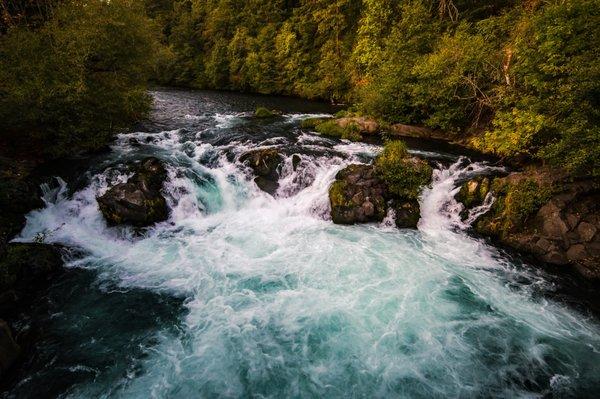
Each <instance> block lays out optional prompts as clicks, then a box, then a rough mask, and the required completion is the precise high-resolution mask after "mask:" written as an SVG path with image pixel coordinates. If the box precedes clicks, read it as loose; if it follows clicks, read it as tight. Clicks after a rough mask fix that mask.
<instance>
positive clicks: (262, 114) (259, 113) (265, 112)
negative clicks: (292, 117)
mask: <svg viewBox="0 0 600 399" xmlns="http://www.w3.org/2000/svg"><path fill="white" fill-rule="evenodd" d="M276 115H277V114H276V113H275V112H274V111H271V110H269V109H268V108H265V107H258V108H256V111H254V116H255V117H256V118H272V117H274V116H276Z"/></svg>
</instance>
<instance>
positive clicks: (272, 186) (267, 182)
mask: <svg viewBox="0 0 600 399" xmlns="http://www.w3.org/2000/svg"><path fill="white" fill-rule="evenodd" d="M240 162H242V163H243V164H245V165H247V166H249V167H250V169H252V171H253V172H254V175H255V176H256V177H255V178H254V182H255V183H256V185H257V186H258V187H259V188H260V189H261V190H263V191H265V192H267V193H269V194H271V195H273V194H275V192H276V191H277V188H278V187H279V182H278V180H279V166H280V165H281V163H282V162H283V156H282V155H281V154H280V153H279V152H278V151H277V150H276V149H274V148H265V149H258V150H253V151H248V152H246V153H244V154H242V156H241V157H240Z"/></svg>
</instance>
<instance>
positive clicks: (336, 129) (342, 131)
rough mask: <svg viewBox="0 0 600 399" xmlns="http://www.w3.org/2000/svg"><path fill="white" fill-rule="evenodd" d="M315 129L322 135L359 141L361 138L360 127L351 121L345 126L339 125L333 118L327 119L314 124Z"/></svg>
mask: <svg viewBox="0 0 600 399" xmlns="http://www.w3.org/2000/svg"><path fill="white" fill-rule="evenodd" d="M315 130H316V131H317V132H318V133H319V134H322V135H323V136H328V137H335V138H338V139H344V140H350V141H359V140H361V139H362V136H361V134H360V128H359V127H358V125H356V124H354V123H352V124H349V125H348V126H346V127H341V126H340V125H338V123H337V121H335V120H328V121H325V122H323V123H320V124H318V125H316V126H315Z"/></svg>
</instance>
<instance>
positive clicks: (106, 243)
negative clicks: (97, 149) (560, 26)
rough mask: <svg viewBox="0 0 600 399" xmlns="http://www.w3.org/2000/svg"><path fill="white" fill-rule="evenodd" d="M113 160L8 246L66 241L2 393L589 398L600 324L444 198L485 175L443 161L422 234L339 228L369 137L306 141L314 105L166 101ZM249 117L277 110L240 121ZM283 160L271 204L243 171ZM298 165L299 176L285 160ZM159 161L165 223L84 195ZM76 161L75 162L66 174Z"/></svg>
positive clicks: (104, 160)
mask: <svg viewBox="0 0 600 399" xmlns="http://www.w3.org/2000/svg"><path fill="white" fill-rule="evenodd" d="M152 95H153V96H154V98H155V110H154V112H153V114H152V117H151V118H150V120H149V121H147V122H144V123H143V124H141V125H140V126H139V127H138V129H137V130H139V131H137V132H133V133H128V134H123V135H120V136H119V137H118V139H117V140H116V142H115V143H114V144H113V145H112V146H111V149H110V151H108V152H106V153H104V154H102V155H99V156H98V157H96V158H95V159H94V161H93V163H90V164H88V165H87V166H86V167H85V168H84V169H83V172H84V173H80V170H79V169H77V167H76V166H75V165H73V167H72V170H71V171H70V173H69V171H67V172H65V174H64V175H63V176H62V178H61V179H56V182H55V184H51V185H48V186H46V187H45V195H44V200H45V202H46V207H45V208H44V209H41V210H36V211H33V212H31V213H30V214H29V215H28V216H27V225H26V227H25V229H24V230H23V231H22V233H21V235H20V236H19V237H18V238H17V240H20V241H34V240H38V241H45V242H50V243H59V244H62V245H64V246H66V247H67V248H69V253H68V254H67V266H68V268H69V270H70V272H69V273H66V274H65V276H64V277H62V278H61V279H60V280H59V281H58V282H57V283H56V284H54V286H53V287H52V288H51V289H50V292H49V295H48V297H47V298H45V300H44V306H43V307H41V308H40V309H41V310H40V311H39V314H38V315H37V317H39V318H41V319H43V320H45V321H44V335H43V337H42V338H41V340H40V342H39V344H38V347H37V349H36V354H35V356H34V358H33V359H32V360H31V361H30V362H29V364H28V365H27V373H26V375H25V376H24V377H23V379H22V380H21V381H20V382H19V383H18V384H17V385H16V386H15V387H14V389H13V390H12V391H11V392H9V393H8V397H14V398H22V397H32V398H33V397H36V398H39V397H63V398H113V397H114V398H150V397H153V398H154V397H155V398H196V397H204V398H210V397H263V398H282V397H326V398H334V397H343V398H347V397H386V398H387V397H422V398H434V397H440V398H443V397H478V398H482V397H510V398H512V397H593V396H594V392H596V393H597V392H598V384H599V383H600V324H599V323H598V321H597V319H595V318H594V317H593V316H590V315H589V314H587V313H584V312H581V311H579V310H576V309H575V308H574V307H572V306H568V305H566V304H565V303H564V302H563V301H560V300H557V299H555V298H553V296H552V295H551V293H552V292H553V291H554V290H556V283H555V282H554V280H553V279H552V278H551V277H549V276H548V275H546V274H545V273H544V272H542V271H540V270H539V269H538V268H533V267H529V266H528V265H526V264H524V263H523V262H521V261H520V260H519V259H517V258H515V257H510V256H507V255H505V254H504V253H502V252H501V251H499V250H498V249H495V248H494V247H492V246H490V245H488V244H486V243H485V242H484V241H483V240H482V239H479V238H475V237H472V236H471V235H470V234H469V233H468V225H467V224H466V223H464V222H462V221H461V220H460V217H459V212H460V205H458V204H457V203H456V202H455V201H454V199H453V194H454V193H455V192H456V190H457V186H458V184H459V182H460V181H462V180H464V179H465V178H466V177H469V176H473V175H476V174H478V173H482V172H485V171H486V170H489V169H490V168H491V166H490V165H487V164H485V162H471V161H469V160H468V159H466V158H464V157H459V155H460V154H457V153H456V152H454V151H452V150H451V149H444V150H443V151H439V150H436V148H435V146H431V145H428V146H426V145H422V146H419V145H416V146H415V145H412V147H411V151H412V152H413V153H415V154H418V155H421V156H423V157H427V158H429V159H434V160H438V161H439V163H438V166H437V168H436V170H435V171H434V180H433V183H432V185H431V186H430V187H427V188H425V189H424V190H423V193H422V195H421V198H420V203H421V208H422V218H421V220H420V222H419V229H418V230H398V229H396V228H395V227H392V225H393V223H391V221H390V220H389V218H388V219H387V220H385V221H384V222H383V223H381V224H371V225H357V226H339V225H334V224H333V223H332V222H331V221H330V220H329V218H328V211H329V204H328V197H327V191H328V187H329V185H330V184H331V183H332V181H333V179H334V176H335V174H336V172H337V171H339V170H340V169H342V168H343V167H344V166H346V165H348V164H351V163H357V162H370V161H371V160H372V159H373V157H374V156H376V154H377V153H378V152H379V151H380V150H381V147H380V146H378V145H376V144H365V143H350V142H341V141H337V140H330V139H326V138H323V137H320V136H318V135H316V134H313V133H310V132H307V131H303V130H301V129H300V127H299V124H300V121H301V120H302V119H305V118H308V117H312V116H319V115H324V114H329V113H330V112H332V110H331V109H330V108H329V107H327V106H326V105H323V104H319V103H311V102H306V101H302V100H295V99H288V98H278V97H261V96H251V95H243V94H233V93H217V92H202V91H199V92H191V91H183V90H168V89H160V90H156V91H154V92H152ZM257 105H265V106H267V107H269V108H277V109H279V110H281V111H283V112H284V114H283V115H282V116H280V117H277V118H274V119H265V120H257V119H253V118H252V117H251V114H252V111H253V110H254V109H255V108H256V106H257ZM269 146H272V147H277V148H280V149H281V150H282V151H283V152H285V153H286V154H287V159H286V162H285V165H284V167H283V169H282V171H281V180H280V187H279V189H278V192H277V194H276V195H275V197H272V196H270V195H268V194H266V193H263V192H261V191H260V190H259V189H258V188H257V187H256V186H255V185H254V183H253V182H252V180H251V175H250V173H249V171H248V170H246V169H245V168H244V167H243V166H242V165H241V164H240V163H239V162H238V158H239V156H240V155H241V154H242V153H244V152H245V151H247V150H249V149H252V148H257V147H269ZM294 153H297V154H300V156H301V162H300V164H299V165H298V168H297V169H296V170H294V168H292V162H291V155H292V154H294ZM149 155H153V156H156V157H158V158H160V159H161V160H163V161H164V162H165V164H166V165H167V168H168V172H169V177H168V182H167V183H166V185H165V187H164V191H165V194H166V196H167V200H168V204H169V207H170V209H171V213H170V217H169V219H168V220H167V221H166V222H163V223H159V224H157V225H155V226H153V227H151V228H149V229H146V230H141V231H139V230H138V231H134V230H133V229H131V228H125V227H107V226H106V224H105V222H104V220H103V218H102V216H101V214H100V212H99V210H98V207H97V203H96V200H95V197H96V196H97V195H99V194H102V193H103V192H105V191H106V190H107V188H108V187H109V186H110V185H112V184H114V183H116V182H120V181H125V180H126V179H127V178H128V177H129V175H128V172H127V170H126V168H125V164H126V163H127V162H130V161H132V160H138V159H141V158H143V157H146V156H149ZM67 169H68V168H67Z"/></svg>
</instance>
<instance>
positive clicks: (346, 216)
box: [329, 165, 387, 224]
mask: <svg viewBox="0 0 600 399" xmlns="http://www.w3.org/2000/svg"><path fill="white" fill-rule="evenodd" d="M335 178H336V181H335V182H334V183H333V184H332V186H331V187H330V189H329V202H330V204H331V219H332V220H333V222H334V223H337V224H355V223H367V222H381V221H382V220H383V218H384V217H385V215H386V213H387V204H386V200H385V197H386V187H385V183H384V182H383V181H382V180H381V179H379V178H378V177H377V175H376V173H375V168H374V167H373V166H372V165H349V166H348V167H346V168H345V169H342V170H341V171H339V172H338V174H337V175H336V177H335Z"/></svg>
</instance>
